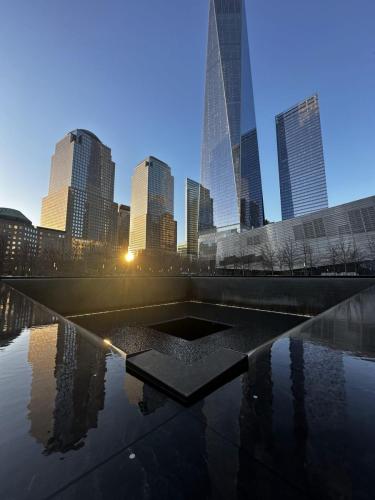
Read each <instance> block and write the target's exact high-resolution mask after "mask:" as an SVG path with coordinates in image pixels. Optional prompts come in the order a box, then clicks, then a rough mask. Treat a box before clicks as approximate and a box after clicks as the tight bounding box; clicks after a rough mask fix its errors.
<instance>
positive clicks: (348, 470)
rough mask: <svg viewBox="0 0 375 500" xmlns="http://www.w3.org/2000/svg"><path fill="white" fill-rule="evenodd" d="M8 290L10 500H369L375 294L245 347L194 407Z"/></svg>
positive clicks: (1, 397) (2, 372) (4, 489)
mask: <svg viewBox="0 0 375 500" xmlns="http://www.w3.org/2000/svg"><path fill="white" fill-rule="evenodd" d="M0 287H1V302H0V304H1V313H0V321H1V323H0V419H1V422H2V430H1V433H0V463H1V464H2V465H1V467H0V498H1V499H23V498H25V499H34V498H35V499H39V498H61V499H74V498H92V499H103V498H108V499H117V498H134V499H139V498H145V499H148V498H160V499H179V498H181V499H191V498H223V499H230V498H244V499H245V498H246V499H247V498H260V499H268V498H269V499H274V498H298V499H299V498H317V499H318V498H319V499H322V498H332V499H333V498H344V499H354V498H359V499H367V498H368V499H370V498H373V491H374V489H375V477H374V474H373V464H374V463H375V426H374V422H375V397H374V396H375V364H374V360H375V312H374V307H373V305H374V303H375V302H374V301H375V287H370V288H367V289H365V290H363V291H361V292H359V293H357V294H354V295H353V296H352V297H350V298H348V299H347V300H345V301H343V302H342V303H340V304H338V305H337V306H335V307H333V308H331V309H329V310H327V311H326V312H323V313H322V314H320V315H318V316H316V317H315V318H312V319H309V320H306V321H304V322H302V323H300V324H297V325H294V327H292V329H291V330H289V331H288V332H287V333H284V334H283V335H281V336H272V335H271V336H270V338H268V339H267V341H266V342H265V343H264V342H262V343H261V344H260V345H259V344H258V346H259V347H254V348H252V347H250V348H249V351H250V356H249V360H248V368H247V369H246V372H245V373H243V374H241V375H239V376H237V377H235V378H233V379H232V380H231V381H229V382H228V383H226V384H225V385H223V386H221V387H220V388H218V389H216V390H214V391H213V392H211V393H210V394H209V395H207V396H205V397H204V398H202V399H201V400H199V401H197V402H196V403H194V404H193V405H192V406H190V407H185V406H183V405H181V404H179V403H177V402H175V401H174V400H173V399H170V398H169V397H168V396H166V395H165V394H164V393H162V392H160V391H158V390H157V389H156V388H155V387H154V386H151V385H148V384H147V383H143V382H142V381H140V380H139V379H137V378H135V377H134V376H132V375H130V374H129V373H127V370H126V359H124V357H123V356H122V355H121V353H118V352H117V350H116V349H114V348H112V347H111V346H107V345H106V344H104V342H103V338H102V337H100V336H99V335H96V334H93V333H91V332H90V331H88V330H87V329H86V327H85V328H83V327H82V326H78V325H76V324H74V323H72V320H73V319H74V318H71V321H68V320H66V319H64V318H63V317H62V316H60V314H58V313H55V312H53V311H51V310H48V309H46V308H45V307H44V306H42V305H40V304H38V303H36V302H34V301H33V300H31V299H29V298H27V297H25V296H24V295H22V294H20V293H19V292H18V291H16V290H14V289H13V288H11V287H10V286H8V285H7V284H2V285H1V284H0ZM192 307H200V306H199V304H198V305H197V306H192ZM225 309H226V308H225V307H223V308H222V310H225ZM145 310H146V309H145ZM212 310H213V309H212ZM233 310H234V309H233ZM238 311H240V310H238ZM195 313H196V311H195ZM214 315H215V320H216V321H218V322H221V319H220V317H219V316H217V314H216V312H215V314H214ZM279 316H280V318H281V317H282V316H283V315H279ZM287 317H288V316H285V317H284V316H283V318H284V320H285V318H287ZM296 318H297V317H296ZM305 319H306V318H305ZM146 321H147V318H145V322H146ZM161 321H164V319H163V318H161ZM157 322H159V318H155V321H154V322H153V323H154V324H155V323H157ZM226 323H228V319H227V321H226ZM229 323H230V321H229ZM147 324H148V323H147ZM98 325H99V323H98ZM98 328H99V326H98ZM92 329H93V328H92ZM283 331H285V330H283ZM224 332H225V330H224V331H222V332H218V333H217V334H213V336H215V335H223V333H224ZM280 333H281V332H280ZM277 335H279V334H277ZM249 336H251V331H249ZM209 337H210V336H208V337H204V338H203V339H198V342H201V341H202V340H207V339H209ZM114 338H115V336H113V339H114ZM178 340H179V341H180V340H181V339H178ZM182 340H183V339H182ZM194 342H196V341H194ZM246 348H247V346H246ZM174 352H179V353H180V356H179V359H180V360H183V359H184V356H185V355H187V354H186V352H187V351H186V352H185V351H184V350H183V349H181V350H180V351H178V349H177V350H175V351H174ZM198 357H199V356H198ZM197 359H198V358H197ZM201 359H202V357H201ZM203 359H204V358H203Z"/></svg>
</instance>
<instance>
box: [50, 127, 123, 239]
mask: <svg viewBox="0 0 375 500" xmlns="http://www.w3.org/2000/svg"><path fill="white" fill-rule="evenodd" d="M114 179H115V164H114V162H113V161H112V157H111V150H110V148H108V147H107V146H105V145H104V144H103V143H102V142H101V141H100V140H99V139H98V138H97V137H96V135H94V134H93V133H92V132H89V131H88V130H83V129H77V130H74V131H73V132H69V133H68V134H67V135H66V136H65V137H64V138H63V139H62V140H61V141H59V142H58V143H57V145H56V150H55V154H54V155H53V156H52V162H51V176H50V184H49V191H48V196H46V197H45V198H43V202H42V217H41V225H42V226H43V227H48V228H52V229H59V230H61V231H66V232H67V233H68V235H70V236H72V237H73V238H77V239H82V240H92V241H101V242H108V243H113V242H114V240H115V237H116V222H117V221H116V217H117V205H116V204H115V203H114V202H113V191H114Z"/></svg>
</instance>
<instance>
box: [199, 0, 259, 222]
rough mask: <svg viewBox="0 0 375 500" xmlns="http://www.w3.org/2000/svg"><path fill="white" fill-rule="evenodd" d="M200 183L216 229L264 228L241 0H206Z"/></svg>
mask: <svg viewBox="0 0 375 500" xmlns="http://www.w3.org/2000/svg"><path fill="white" fill-rule="evenodd" d="M201 184H202V185H203V186H204V187H205V188H207V189H208V190H209V191H210V196H211V197H212V198H213V212H214V225H215V226H216V227H217V228H218V229H220V228H226V229H228V228H230V227H233V228H235V229H236V230H240V229H241V228H251V227H259V226H262V225H263V221H264V211H263V193H262V182H261V174H260V162H259V151H258V137H257V128H256V120H255V109H254V97H253V85H252V76H251V68H250V56H249V46H248V36H247V23H246V12H245V2H244V0H210V3H209V28H208V46H207V65H206V89H205V109H204V125H203V145H202V166H201Z"/></svg>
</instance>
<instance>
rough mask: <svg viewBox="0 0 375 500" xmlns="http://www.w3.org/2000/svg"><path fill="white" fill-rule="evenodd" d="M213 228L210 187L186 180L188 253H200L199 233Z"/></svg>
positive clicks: (186, 240) (186, 237)
mask: <svg viewBox="0 0 375 500" xmlns="http://www.w3.org/2000/svg"><path fill="white" fill-rule="evenodd" d="M212 228H213V200H212V198H211V196H210V192H209V190H208V189H206V188H205V187H203V186H202V185H201V184H199V182H196V181H194V180H192V179H188V178H187V179H186V182H185V242H186V254H187V255H192V256H197V255H198V234H199V233H203V232H204V231H206V230H212Z"/></svg>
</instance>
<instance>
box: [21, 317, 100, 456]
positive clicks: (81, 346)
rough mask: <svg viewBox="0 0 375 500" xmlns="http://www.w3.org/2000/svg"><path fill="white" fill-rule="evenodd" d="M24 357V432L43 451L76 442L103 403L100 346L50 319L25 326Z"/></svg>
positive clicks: (95, 420)
mask: <svg viewBox="0 0 375 500" xmlns="http://www.w3.org/2000/svg"><path fill="white" fill-rule="evenodd" d="M28 359H29V362H30V365H31V367H32V384H31V397H30V403H29V406H28V409H29V415H28V417H29V420H30V434H31V435H32V436H33V437H34V438H35V439H36V441H37V442H39V443H41V444H42V445H43V446H44V453H45V454H50V453H52V452H62V453H64V452H66V451H69V450H72V449H78V448H80V447H82V446H83V445H84V441H83V439H84V438H85V436H86V435H87V432H88V430H89V429H92V428H96V427H97V424H98V414H99V412H100V411H101V410H102V409H103V408H104V395H105V387H104V382H105V372H106V361H105V351H104V350H103V349H101V348H99V347H97V346H95V345H94V344H93V343H90V342H88V341H87V340H86V339H85V338H84V337H83V336H82V335H80V334H78V333H77V331H76V329H75V328H74V327H73V326H72V325H69V324H55V325H50V326H48V327H40V328H33V329H32V330H31V332H30V343H29V356H28Z"/></svg>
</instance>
